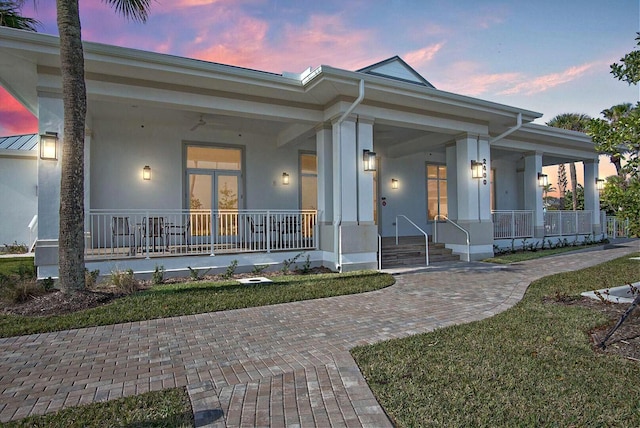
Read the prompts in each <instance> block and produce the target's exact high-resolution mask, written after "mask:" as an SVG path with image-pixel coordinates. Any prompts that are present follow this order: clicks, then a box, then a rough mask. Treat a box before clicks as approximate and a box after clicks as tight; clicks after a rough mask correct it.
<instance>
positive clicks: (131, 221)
mask: <svg viewBox="0 0 640 428" xmlns="http://www.w3.org/2000/svg"><path fill="white" fill-rule="evenodd" d="M316 225H317V212H316V211H315V210H91V211H90V212H89V219H88V230H87V231H85V236H86V239H87V242H85V256H86V258H88V259H112V258H131V257H154V256H163V257H164V256H171V255H176V256H180V255H215V254H220V253H247V252H271V251H282V250H286V251H298V250H311V249H316V248H317V235H318V234H317V231H316Z"/></svg>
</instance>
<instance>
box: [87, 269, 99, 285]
mask: <svg viewBox="0 0 640 428" xmlns="http://www.w3.org/2000/svg"><path fill="white" fill-rule="evenodd" d="M98 276H100V270H99V269H95V270H92V271H89V269H86V268H85V270H84V283H85V285H86V287H87V288H93V287H95V286H96V284H97V283H98Z"/></svg>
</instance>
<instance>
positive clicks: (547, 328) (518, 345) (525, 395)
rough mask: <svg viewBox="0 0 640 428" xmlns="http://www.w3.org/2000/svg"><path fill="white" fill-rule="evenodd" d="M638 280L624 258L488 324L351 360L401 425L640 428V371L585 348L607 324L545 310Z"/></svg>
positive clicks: (545, 282)
mask: <svg viewBox="0 0 640 428" xmlns="http://www.w3.org/2000/svg"><path fill="white" fill-rule="evenodd" d="M636 256H637V254H636ZM638 280H640V268H639V266H638V261H637V260H636V261H633V260H629V256H627V257H623V258H620V259H617V260H614V261H611V262H607V263H604V264H601V265H598V266H595V267H592V268H588V269H584V270H581V271H577V272H568V273H563V274H558V275H553V276H549V277H546V278H543V279H540V280H538V281H535V282H534V283H533V284H532V285H531V286H530V287H529V290H528V291H527V293H526V295H525V297H524V299H523V300H522V301H521V302H520V303H519V304H517V305H516V306H515V307H513V308H511V309H509V310H507V311H506V312H503V313H501V314H498V315H496V316H494V317H492V318H489V319H486V320H483V321H479V322H474V323H469V324H465V325H458V326H453V327H449V328H445V329H441V330H437V331H434V332H432V333H428V334H422V335H417V336H412V337H409V338H405V339H400V340H393V341H388V342H383V343H380V344H376V345H372V346H366V347H359V348H356V349H354V350H353V352H352V353H353V356H354V358H355V359H356V361H357V362H358V365H359V366H360V368H361V370H362V372H363V374H364V375H365V377H366V379H367V382H368V383H369V385H370V387H371V388H372V390H373V391H374V393H375V395H376V397H377V398H378V400H379V401H380V403H381V404H382V406H383V407H384V409H385V411H386V412H387V413H388V414H389V415H390V417H391V418H392V420H393V421H394V423H395V424H396V425H397V426H401V427H413V426H448V427H451V426H458V427H469V426H474V427H482V426H486V427H489V426H491V427H493V426H640V388H638V387H637V379H638V378H640V364H638V363H637V362H633V361H629V360H626V359H622V358H617V357H614V356H609V355H603V354H598V353H595V352H594V351H593V349H592V347H591V344H590V342H589V338H588V335H587V332H588V331H589V330H591V329H593V328H594V327H596V326H598V325H601V324H602V323H604V322H605V321H606V320H605V319H604V318H603V317H602V316H601V315H600V314H599V313H597V312H596V311H593V310H589V309H586V308H580V307H574V306H565V305H560V304H557V303H545V302H543V298H545V297H551V298H554V297H556V296H559V295H578V294H579V293H580V292H581V291H586V290H591V289H597V288H602V287H611V286H615V285H621V284H625V283H628V282H635V281H638Z"/></svg>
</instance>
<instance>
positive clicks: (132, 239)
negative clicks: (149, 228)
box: [111, 217, 136, 256]
mask: <svg viewBox="0 0 640 428" xmlns="http://www.w3.org/2000/svg"><path fill="white" fill-rule="evenodd" d="M119 236H121V237H122V247H129V254H128V255H130V256H132V255H134V254H135V253H136V231H135V229H134V228H132V227H131V226H130V225H129V217H111V252H112V253H113V250H114V247H115V248H120V245H119V242H118V237H119Z"/></svg>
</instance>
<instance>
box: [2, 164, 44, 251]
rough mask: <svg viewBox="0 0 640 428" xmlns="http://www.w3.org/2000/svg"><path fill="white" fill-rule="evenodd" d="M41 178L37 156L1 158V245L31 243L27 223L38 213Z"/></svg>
mask: <svg viewBox="0 0 640 428" xmlns="http://www.w3.org/2000/svg"><path fill="white" fill-rule="evenodd" d="M37 179H38V166H37V160H36V158H35V157H33V158H18V157H0V219H1V220H2V221H1V226H0V246H3V245H4V244H13V243H14V242H17V243H18V244H25V245H29V244H30V242H29V230H28V229H27V226H28V225H29V222H31V219H32V218H33V216H34V215H36V213H37V212H38V198H37Z"/></svg>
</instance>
